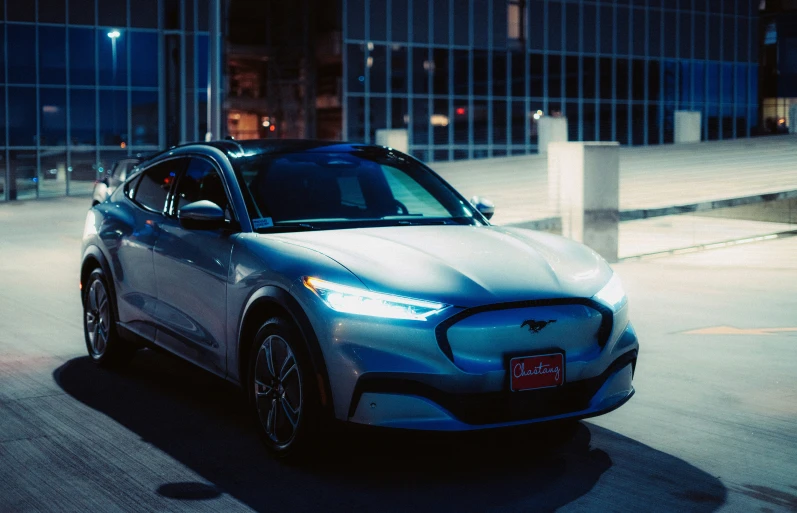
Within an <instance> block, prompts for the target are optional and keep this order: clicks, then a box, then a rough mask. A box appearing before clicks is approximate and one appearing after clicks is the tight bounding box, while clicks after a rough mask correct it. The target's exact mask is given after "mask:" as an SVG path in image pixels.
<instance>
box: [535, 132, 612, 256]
mask: <svg viewBox="0 0 797 513" xmlns="http://www.w3.org/2000/svg"><path fill="white" fill-rule="evenodd" d="M552 180H553V181H555V182H556V189H557V191H558V198H557V206H558V210H559V213H560V215H561V217H562V235H564V236H565V237H569V238H571V239H573V240H576V241H578V242H583V243H584V244H586V245H587V246H589V247H590V248H592V249H593V250H595V251H596V252H597V253H598V254H599V255H601V256H602V257H603V258H605V259H606V260H608V261H609V262H616V261H617V247H618V239H619V222H620V144H619V143H617V142H566V143H564V142H558V143H551V144H550V146H549V147H548V181H549V190H550V186H551V184H550V182H551V181H552Z"/></svg>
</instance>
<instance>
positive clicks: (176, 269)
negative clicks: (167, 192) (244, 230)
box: [154, 157, 236, 375]
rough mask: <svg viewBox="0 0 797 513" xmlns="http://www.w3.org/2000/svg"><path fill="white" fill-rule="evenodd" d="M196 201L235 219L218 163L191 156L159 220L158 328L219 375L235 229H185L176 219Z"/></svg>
mask: <svg viewBox="0 0 797 513" xmlns="http://www.w3.org/2000/svg"><path fill="white" fill-rule="evenodd" d="M199 200H209V201H212V202H213V203H216V204H217V205H219V206H220V207H222V209H224V210H225V211H226V212H227V213H228V219H229V223H230V227H232V226H234V225H235V224H236V223H235V220H234V215H233V212H232V207H231V206H230V201H229V196H228V192H227V190H226V189H225V185H224V182H223V178H222V175H221V173H220V172H219V169H218V167H217V164H216V163H215V162H213V161H211V160H210V159H209V158H206V157H191V158H190V159H188V162H187V167H186V169H185V171H184V173H182V175H181V176H180V177H179V179H178V181H177V184H176V188H175V191H174V194H173V199H172V202H171V206H170V213H169V215H168V216H167V217H166V219H165V220H164V221H163V223H162V224H161V229H160V236H159V237H158V241H157V243H156V246H155V252H154V265H155V274H156V277H157V283H158V308H159V311H160V312H161V317H160V319H159V320H160V323H161V326H162V328H161V329H159V331H158V334H157V342H158V344H159V345H162V346H164V347H167V348H168V349H170V350H171V351H173V352H175V353H177V354H179V355H181V356H183V357H184V358H186V359H188V360H190V361H192V362H194V363H196V364H198V365H200V366H202V367H204V368H206V369H208V370H210V371H212V372H215V373H217V374H220V375H223V374H224V373H225V372H226V340H225V334H226V327H227V317H226V314H227V281H228V275H229V267H230V255H231V252H232V245H233V239H234V230H232V229H230V228H219V229H187V228H185V227H183V226H182V225H181V223H180V221H179V220H178V219H177V213H178V212H179V211H180V209H181V208H182V207H184V206H185V205H188V204H189V203H193V202H195V201H199Z"/></svg>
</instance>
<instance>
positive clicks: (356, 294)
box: [303, 277, 448, 321]
mask: <svg viewBox="0 0 797 513" xmlns="http://www.w3.org/2000/svg"><path fill="white" fill-rule="evenodd" d="M303 281H304V286H305V287H307V288H308V289H310V290H312V291H313V292H314V293H315V294H316V295H317V296H318V297H319V298H321V300H322V301H324V303H325V304H326V305H327V306H328V307H330V308H331V309H333V310H335V311H336V312H344V313H351V314H357V315H368V316H371V317H385V318H388V319H409V320H416V321H425V320H426V319H427V318H428V317H429V316H431V315H434V314H436V313H438V312H440V311H441V310H444V309H445V308H448V305H444V304H443V303H436V302H434V301H423V300H420V299H411V298H406V297H401V296H393V295H390V294H380V293H378V292H370V291H367V290H363V289H360V288H356V287H348V286H346V285H338V284H337V283H331V282H328V281H324V280H321V279H318V278H312V277H306V278H304V280H303Z"/></svg>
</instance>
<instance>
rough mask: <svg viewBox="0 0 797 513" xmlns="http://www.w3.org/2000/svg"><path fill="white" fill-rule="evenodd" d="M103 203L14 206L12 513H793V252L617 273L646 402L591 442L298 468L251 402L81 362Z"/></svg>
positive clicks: (720, 254) (363, 447) (416, 451)
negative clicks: (91, 244)
mask: <svg viewBox="0 0 797 513" xmlns="http://www.w3.org/2000/svg"><path fill="white" fill-rule="evenodd" d="M87 206H88V199H87V198H65V199H57V200H43V201H38V202H19V203H16V204H4V205H0V511H2V512H9V511H59V512H61V511H247V510H255V511H413V512H419V511H550V510H555V509H558V510H561V511H668V512H669V511H715V510H725V511H762V512H765V511H797V377H795V369H797V344H796V343H797V257H795V255H797V238H794V237H793V238H787V239H782V240H781V239H778V240H772V241H765V242H760V243H751V244H745V245H740V246H733V247H728V248H724V249H714V250H708V251H701V252H696V253H691V254H684V255H679V256H670V257H663V258H656V259H651V260H642V261H628V262H623V263H620V264H617V265H616V266H615V269H616V270H617V272H618V273H619V274H620V276H621V277H622V279H623V281H624V283H625V286H626V289H627V291H628V294H629V297H630V301H631V315H632V320H633V322H634V324H635V326H636V329H637V332H638V335H639V337H640V342H641V352H640V359H639V364H638V366H637V374H636V378H635V386H636V388H637V394H636V395H635V397H634V398H632V399H631V401H630V402H629V403H628V404H626V405H625V406H623V407H622V408H620V409H619V410H617V411H615V412H613V413H610V414H608V415H606V416H604V417H600V418H596V419H591V420H588V421H583V422H581V423H580V424H579V426H578V427H577V429H576V430H575V432H570V433H558V432H552V431H551V430H540V429H524V430H516V431H510V432H507V431H497V432H491V433H477V434H470V435H457V436H453V435H442V436H440V435H438V436H433V435H428V434H401V433H389V432H388V433H386V432H382V431H373V430H365V431H363V430H355V431H350V432H347V433H344V434H342V435H339V436H333V437H330V438H329V441H328V443H329V446H330V448H329V450H328V451H326V452H325V454H323V455H319V457H318V458H317V459H314V460H311V461H307V462H303V463H298V464H292V465H286V464H283V463H280V462H278V461H275V460H273V459H271V458H270V457H269V455H268V454H267V453H266V452H265V450H264V449H263V448H262V446H261V444H260V442H259V441H258V439H257V437H256V435H255V431H254V429H253V428H252V425H251V423H250V420H249V418H248V417H247V416H246V415H245V414H244V412H243V405H242V402H241V400H240V396H239V394H238V392H237V390H236V388H235V387H234V386H232V385H229V384H227V383H225V382H223V381H221V380H219V379H217V378H214V377H212V376H210V375H207V374H205V373H204V372H203V371H200V370H198V369H196V368H194V367H192V366H190V365H189V364H184V363H182V362H180V361H178V360H176V359H175V358H172V357H169V356H166V355H163V354H160V353H156V352H152V351H142V352H140V353H139V354H138V355H137V356H136V358H135V359H134V361H133V363H132V365H131V366H130V367H129V368H127V369H126V370H124V371H122V372H110V371H104V370H100V369H97V368H95V367H94V366H93V365H91V363H90V362H89V361H88V358H87V357H86V356H85V353H86V352H85V345H84V340H83V333H82V324H81V306H80V301H79V296H78V287H77V285H78V266H79V245H80V240H79V239H80V236H81V233H82V228H83V221H84V216H85V210H86V208H87Z"/></svg>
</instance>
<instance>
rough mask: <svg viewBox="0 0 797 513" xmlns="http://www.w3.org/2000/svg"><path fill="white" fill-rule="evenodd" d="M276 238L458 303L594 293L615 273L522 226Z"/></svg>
mask: <svg viewBox="0 0 797 513" xmlns="http://www.w3.org/2000/svg"><path fill="white" fill-rule="evenodd" d="M269 237H275V238H277V239H279V240H282V241H284V242H288V243H292V244H297V245H300V246H303V247H306V248H309V249H312V250H315V251H318V252H320V253H323V254H325V255H327V256H329V257H330V258H332V259H334V260H336V261H337V262H338V263H340V264H341V265H343V266H344V267H346V268H347V269H349V270H350V271H351V272H352V273H354V274H355V275H356V276H357V277H358V278H359V279H360V280H361V281H362V283H363V284H364V285H365V286H366V287H368V288H369V289H371V290H374V291H378V292H386V293H391V294H397V295H401V296H408V297H413V298H418V299H430V300H435V301H442V302H445V303H447V304H451V305H456V306H476V305H482V304H491V303H501V302H507V301H523V300H531V299H545V298H560V297H591V296H593V295H594V294H595V293H596V292H597V291H598V290H600V288H601V287H602V286H603V285H604V284H605V283H606V282H607V281H608V279H609V277H610V275H611V269H610V268H609V266H608V264H606V262H605V261H604V260H603V259H602V258H601V257H600V256H598V255H597V254H596V253H595V252H594V251H592V250H590V249H589V248H587V247H586V246H583V245H581V244H578V243H576V242H573V241H571V240H568V239H565V238H563V237H559V236H556V235H550V234H546V233H540V232H535V231H531V230H523V229H518V228H504V227H496V226H490V227H475V226H400V227H388V228H360V229H347V230H328V231H311V232H300V233H286V234H279V235H270V236H269ZM319 277H320V278H324V277H323V276H319Z"/></svg>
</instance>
